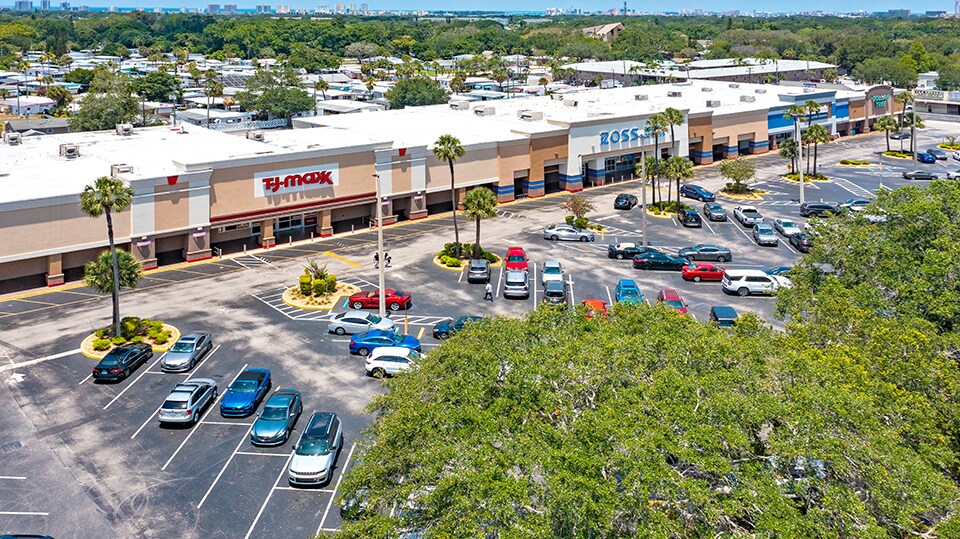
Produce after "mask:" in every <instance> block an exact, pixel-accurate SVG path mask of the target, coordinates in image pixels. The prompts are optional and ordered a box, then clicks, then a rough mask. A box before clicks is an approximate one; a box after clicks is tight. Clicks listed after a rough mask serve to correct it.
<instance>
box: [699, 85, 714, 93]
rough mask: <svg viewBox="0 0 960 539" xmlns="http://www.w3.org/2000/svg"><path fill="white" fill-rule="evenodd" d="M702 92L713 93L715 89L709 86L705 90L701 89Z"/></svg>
mask: <svg viewBox="0 0 960 539" xmlns="http://www.w3.org/2000/svg"><path fill="white" fill-rule="evenodd" d="M700 91H701V92H712V91H713V88H711V87H709V86H704V87H703V88H700Z"/></svg>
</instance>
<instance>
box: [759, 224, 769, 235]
mask: <svg viewBox="0 0 960 539" xmlns="http://www.w3.org/2000/svg"><path fill="white" fill-rule="evenodd" d="M757 233H758V234H770V233H771V229H770V227H769V226H763V225H757Z"/></svg>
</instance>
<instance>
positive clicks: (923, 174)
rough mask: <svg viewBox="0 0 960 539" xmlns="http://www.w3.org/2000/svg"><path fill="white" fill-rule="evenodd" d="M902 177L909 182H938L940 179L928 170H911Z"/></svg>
mask: <svg viewBox="0 0 960 539" xmlns="http://www.w3.org/2000/svg"><path fill="white" fill-rule="evenodd" d="M902 176H903V177H904V179H907V180H936V179H937V178H938V176H937V175H936V174H934V173H932V172H927V171H926V170H911V171H909V172H904V173H903V174H902Z"/></svg>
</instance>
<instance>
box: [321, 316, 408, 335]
mask: <svg viewBox="0 0 960 539" xmlns="http://www.w3.org/2000/svg"><path fill="white" fill-rule="evenodd" d="M372 329H382V330H386V331H396V330H397V323H396V322H394V321H393V320H390V319H389V318H380V316H378V315H376V314H374V313H365V312H360V311H348V312H345V313H339V314H336V315H334V317H333V318H331V319H330V322H329V323H328V324H327V331H328V332H330V333H336V334H337V335H353V334H355V333H363V332H364V331H370V330H372Z"/></svg>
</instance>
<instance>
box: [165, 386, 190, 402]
mask: <svg viewBox="0 0 960 539" xmlns="http://www.w3.org/2000/svg"><path fill="white" fill-rule="evenodd" d="M178 388H179V386H178ZM192 395H193V392H192V391H179V390H177V389H174V390H173V391H172V392H171V393H170V394H169V395H167V400H168V401H175V402H187V401H189V400H190V397H191V396H192Z"/></svg>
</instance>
